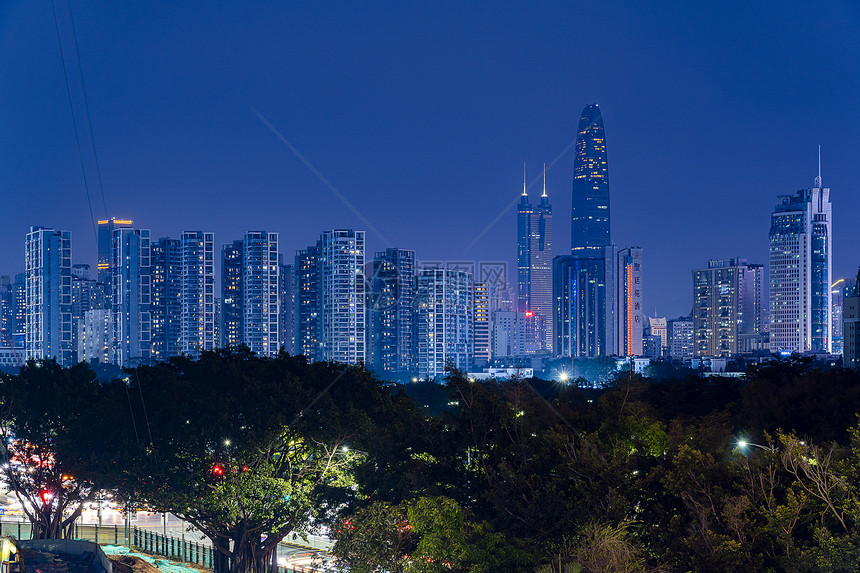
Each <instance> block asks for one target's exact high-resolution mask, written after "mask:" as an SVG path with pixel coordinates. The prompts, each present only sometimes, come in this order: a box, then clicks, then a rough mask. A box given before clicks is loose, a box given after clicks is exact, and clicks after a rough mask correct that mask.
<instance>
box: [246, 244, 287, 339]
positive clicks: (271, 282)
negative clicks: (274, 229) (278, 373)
mask: <svg viewBox="0 0 860 573" xmlns="http://www.w3.org/2000/svg"><path fill="white" fill-rule="evenodd" d="M243 251H244V253H243V264H242V330H243V334H244V339H243V342H244V343H245V344H246V345H247V346H248V348H250V349H251V350H252V351H253V352H255V353H256V354H259V355H260V356H275V355H277V353H278V352H279V351H280V349H281V342H280V333H279V332H278V324H279V322H280V321H279V318H278V316H279V315H280V300H279V298H278V273H279V270H280V269H279V267H278V234H277V233H269V232H266V231H248V232H247V233H245V239H244V241H243Z"/></svg>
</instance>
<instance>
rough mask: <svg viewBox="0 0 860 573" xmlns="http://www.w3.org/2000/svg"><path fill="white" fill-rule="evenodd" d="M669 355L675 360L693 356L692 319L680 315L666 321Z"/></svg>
mask: <svg viewBox="0 0 860 573" xmlns="http://www.w3.org/2000/svg"><path fill="white" fill-rule="evenodd" d="M666 333H667V335H668V338H669V356H670V357H671V358H673V359H676V360H684V359H687V358H692V357H693V319H692V317H689V316H682V317H679V318H674V319H672V320H668V321H666Z"/></svg>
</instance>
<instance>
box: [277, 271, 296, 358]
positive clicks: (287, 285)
mask: <svg viewBox="0 0 860 573" xmlns="http://www.w3.org/2000/svg"><path fill="white" fill-rule="evenodd" d="M278 266H279V267H280V271H279V274H278V296H279V297H280V299H281V314H280V320H281V324H280V325H279V326H278V332H280V333H281V346H283V347H284V350H285V351H286V352H288V353H290V354H295V353H296V294H295V293H296V290H295V285H296V273H295V271H294V269H295V266H294V265H286V264H284V256H283V254H279V255H278Z"/></svg>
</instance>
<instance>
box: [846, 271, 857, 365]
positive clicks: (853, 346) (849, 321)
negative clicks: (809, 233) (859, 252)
mask: <svg viewBox="0 0 860 573" xmlns="http://www.w3.org/2000/svg"><path fill="white" fill-rule="evenodd" d="M847 294H848V296H845V298H844V299H843V302H842V334H843V348H842V365H843V366H844V367H845V368H852V369H854V370H860V271H858V272H857V281H856V282H855V283H854V289H853V291H852V292H850V293H847Z"/></svg>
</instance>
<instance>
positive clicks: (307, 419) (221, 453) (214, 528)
mask: <svg viewBox="0 0 860 573" xmlns="http://www.w3.org/2000/svg"><path fill="white" fill-rule="evenodd" d="M392 405H393V400H392V396H391V395H390V393H389V392H388V390H387V389H386V388H384V387H383V385H382V384H381V382H380V381H379V380H378V379H376V378H374V377H373V376H372V375H371V374H369V373H368V372H367V371H366V370H364V369H363V368H361V367H350V366H347V365H335V364H329V363H315V364H309V363H308V362H307V360H306V359H304V358H303V357H291V356H288V355H286V354H284V353H282V354H281V355H279V356H278V357H277V358H274V359H266V358H260V357H257V356H254V355H253V354H252V353H251V352H250V351H249V350H248V349H246V348H239V349H230V350H219V351H217V352H206V353H204V354H203V355H202V356H201V358H200V359H199V360H198V361H193V360H191V359H189V358H187V357H181V358H175V359H171V360H170V361H169V362H165V363H160V364H157V365H155V366H146V367H144V366H141V367H139V368H135V369H133V370H129V371H128V378H127V379H126V380H125V381H117V382H114V383H111V384H107V385H105V386H104V387H103V391H102V401H101V403H100V410H101V411H102V412H103V413H105V416H104V417H103V418H102V419H100V424H101V429H98V430H95V433H100V434H101V435H102V436H103V438H102V440H101V442H100V443H99V442H96V443H95V444H94V446H95V447H96V448H97V449H96V450H95V452H98V453H100V454H101V455H98V454H96V453H93V452H91V453H90V455H89V456H86V455H82V456H81V457H82V458H87V459H89V460H90V462H89V467H88V472H89V474H90V475H94V476H96V475H101V476H105V477H107V478H108V479H110V480H111V481H112V482H113V484H114V486H115V487H116V488H117V489H118V494H119V495H120V496H121V497H123V498H124V499H125V500H126V501H127V502H136V503H145V504H146V505H147V506H149V507H151V508H153V509H156V510H159V511H168V512H171V513H173V514H174V515H177V516H179V517H181V518H182V519H184V520H186V521H187V522H189V523H191V524H192V525H194V526H195V527H196V528H198V529H199V530H200V531H201V532H203V534H205V535H206V536H207V537H209V539H210V540H211V541H212V544H213V547H214V548H215V550H216V552H217V554H218V556H219V558H218V559H217V560H216V567H215V568H216V571H219V572H224V571H227V569H228V568H229V570H230V571H231V572H233V573H246V572H252V573H258V572H262V571H267V570H269V569H270V568H271V566H272V562H273V559H274V555H275V551H276V549H277V544H278V543H279V542H280V541H281V540H282V539H283V538H284V537H285V536H286V535H287V534H288V533H290V532H299V533H301V532H304V531H308V530H309V528H311V527H312V526H313V525H314V524H315V523H317V522H319V520H331V519H332V518H333V516H334V515H335V514H336V512H337V509H338V507H339V506H340V505H341V503H343V502H344V501H345V500H348V499H349V498H350V497H351V496H352V495H354V489H353V488H352V487H351V485H352V483H353V482H352V478H351V469H352V467H353V466H354V465H355V463H356V462H357V460H359V459H360V458H362V457H363V454H362V453H361V450H362V445H363V442H362V440H363V439H365V438H366V436H367V435H369V434H371V433H372V432H371V430H372V429H373V428H374V426H375V424H376V423H384V422H385V421H386V420H390V419H393V418H394V417H395V416H394V414H393V411H392ZM109 430H110V431H109ZM79 431H80V432H82V433H85V434H87V435H90V436H92V435H93V433H94V430H93V429H92V428H87V429H83V428H81V429H79Z"/></svg>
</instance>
